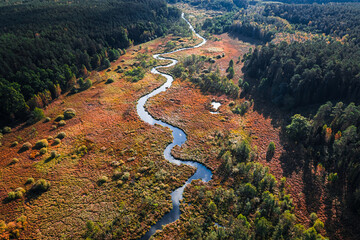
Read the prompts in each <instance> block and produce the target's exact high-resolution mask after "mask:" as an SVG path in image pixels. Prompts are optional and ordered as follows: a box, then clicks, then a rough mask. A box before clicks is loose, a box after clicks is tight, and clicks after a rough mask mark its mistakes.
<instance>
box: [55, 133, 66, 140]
mask: <svg viewBox="0 0 360 240" xmlns="http://www.w3.org/2000/svg"><path fill="white" fill-rule="evenodd" d="M65 137H66V133H65V132H59V133H58V135H56V138H58V139H63V138H65Z"/></svg>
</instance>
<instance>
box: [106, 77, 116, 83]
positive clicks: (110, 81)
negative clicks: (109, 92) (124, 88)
mask: <svg viewBox="0 0 360 240" xmlns="http://www.w3.org/2000/svg"><path fill="white" fill-rule="evenodd" d="M113 82H114V79H112V78H109V79H108V80H107V81H106V82H105V84H110V83H113Z"/></svg>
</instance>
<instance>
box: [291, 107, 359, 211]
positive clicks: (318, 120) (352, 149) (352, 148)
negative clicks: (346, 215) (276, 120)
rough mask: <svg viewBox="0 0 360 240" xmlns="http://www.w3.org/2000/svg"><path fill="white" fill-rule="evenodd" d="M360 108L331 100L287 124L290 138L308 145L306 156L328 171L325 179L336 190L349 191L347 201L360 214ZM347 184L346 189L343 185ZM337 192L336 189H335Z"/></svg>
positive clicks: (344, 192) (316, 165) (315, 165)
mask: <svg viewBox="0 0 360 240" xmlns="http://www.w3.org/2000/svg"><path fill="white" fill-rule="evenodd" d="M359 127H360V107H359V106H358V105H356V104H354V103H350V104H344V103H343V102H337V103H336V104H333V103H331V102H327V103H326V104H324V105H321V106H320V107H319V109H318V110H317V112H316V114H315V115H314V116H313V117H311V118H309V119H308V118H305V117H303V116H301V115H300V114H296V115H294V116H293V117H292V119H291V123H290V124H289V125H288V126H287V127H286V134H287V136H288V137H289V139H290V141H296V142H298V143H301V144H303V145H304V146H305V149H306V155H305V158H307V159H311V160H312V161H313V162H312V164H313V165H314V167H316V168H320V169H321V168H322V169H324V170H326V172H327V173H328V174H327V178H326V179H325V180H324V181H325V182H327V185H328V187H329V188H330V189H333V191H334V190H335V189H336V191H340V193H342V194H345V196H346V201H347V202H346V204H347V205H348V206H350V207H351V208H352V209H353V210H354V211H355V212H357V213H358V214H360V161H359V159H360V152H359V147H360V145H359V144H360V141H359V140H360V134H359ZM344 185H345V188H343V186H344ZM334 192H335V191H334Z"/></svg>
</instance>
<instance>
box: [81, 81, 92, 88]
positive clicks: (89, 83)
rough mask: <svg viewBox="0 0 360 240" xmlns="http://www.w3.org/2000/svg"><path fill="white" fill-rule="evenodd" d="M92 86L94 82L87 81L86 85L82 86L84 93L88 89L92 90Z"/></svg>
mask: <svg viewBox="0 0 360 240" xmlns="http://www.w3.org/2000/svg"><path fill="white" fill-rule="evenodd" d="M91 86H92V81H91V80H90V79H87V80H86V81H85V83H84V84H83V85H82V86H81V90H82V91H84V90H86V89H89V88H91Z"/></svg>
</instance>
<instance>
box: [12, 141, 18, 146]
mask: <svg viewBox="0 0 360 240" xmlns="http://www.w3.org/2000/svg"><path fill="white" fill-rule="evenodd" d="M18 144H19V143H18V142H17V141H14V142H12V143H11V147H16V146H17V145H18Z"/></svg>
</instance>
